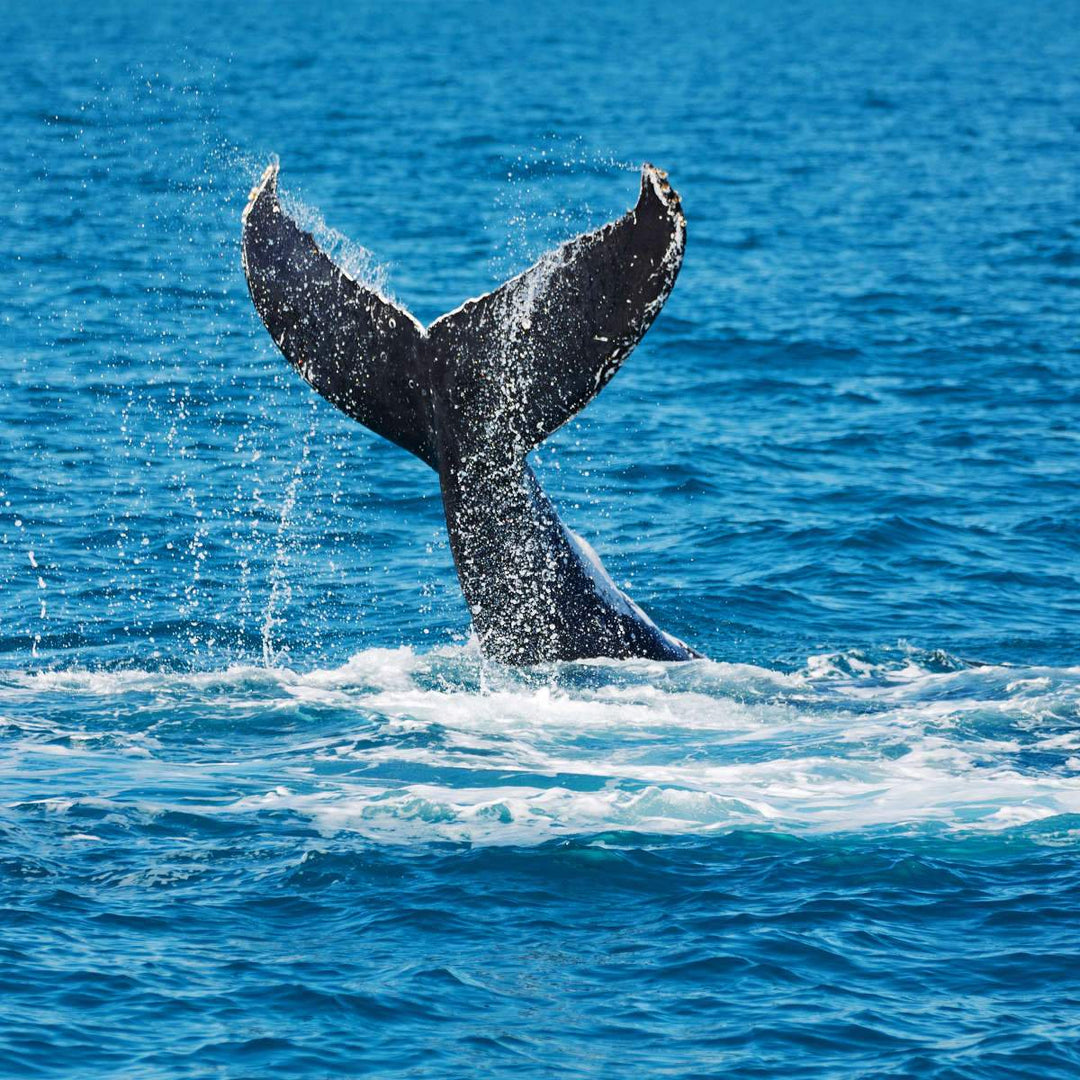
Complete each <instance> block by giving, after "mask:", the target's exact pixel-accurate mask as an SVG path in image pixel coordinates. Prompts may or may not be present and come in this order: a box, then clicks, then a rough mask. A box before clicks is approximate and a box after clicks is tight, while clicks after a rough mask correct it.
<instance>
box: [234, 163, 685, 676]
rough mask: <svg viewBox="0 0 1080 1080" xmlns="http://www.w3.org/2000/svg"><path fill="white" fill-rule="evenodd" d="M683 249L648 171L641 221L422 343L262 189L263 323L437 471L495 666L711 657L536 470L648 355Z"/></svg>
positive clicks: (297, 360) (461, 314)
mask: <svg viewBox="0 0 1080 1080" xmlns="http://www.w3.org/2000/svg"><path fill="white" fill-rule="evenodd" d="M685 241H686V221H685V219H684V217H683V214H682V209H681V206H680V202H679V197H678V195H676V193H675V192H674V191H673V190H672V188H671V187H670V185H669V184H668V182H667V177H666V174H665V173H663V172H661V171H660V170H659V169H655V168H653V167H652V166H651V165H645V166H644V167H643V168H642V173H641V190H640V194H639V197H638V201H637V204H636V205H635V206H634V208H633V209H632V210H629V211H628V212H627V213H626V214H624V215H623V216H622V217H621V218H619V219H618V220H617V221H614V222H611V223H610V224H608V225H604V226H603V227H602V228H599V229H596V230H594V231H592V232H588V233H584V234H583V235H581V236H578V237H575V238H574V239H573V240H569V241H567V242H566V243H565V244H563V245H562V246H561V247H559V248H556V249H555V250H554V251H552V252H549V253H548V254H547V255H545V256H544V257H543V258H541V259H540V260H539V261H538V262H537V263H536V264H535V265H534V266H532V267H530V268H529V269H528V270H526V271H525V272H524V273H523V274H519V275H518V276H517V277H515V278H513V279H511V280H510V281H508V282H506V283H505V284H504V285H502V286H501V287H500V288H498V289H496V290H494V291H493V292H490V293H488V294H486V295H484V296H481V297H477V298H476V299H473V300H468V301H466V302H465V303H464V304H462V305H461V306H460V307H459V308H456V309H455V310H454V311H451V312H449V313H448V314H446V315H443V316H441V317H440V318H438V319H436V320H435V322H433V323H432V324H431V325H430V326H429V327H427V328H426V329H425V328H424V327H423V326H421V325H420V323H419V322H418V321H417V320H416V319H415V318H413V316H412V315H410V314H409V313H408V312H407V311H405V309H404V308H402V307H400V306H398V305H396V304H394V303H392V302H391V301H389V300H388V299H386V297H384V296H382V295H381V294H380V293H379V292H378V291H377V290H376V289H374V288H372V287H371V286H369V285H364V284H363V283H361V282H358V281H356V280H354V279H353V278H352V277H350V276H349V275H348V274H347V273H346V272H345V271H344V270H342V269H341V268H340V267H338V266H336V265H335V264H334V262H333V261H332V260H331V259H330V258H329V257H328V256H327V255H326V254H325V252H323V251H321V250H320V249H319V246H318V244H317V243H316V242H315V239H314V237H313V236H312V235H311V234H310V233H307V232H305V231H304V230H303V229H301V228H300V227H299V226H298V225H297V224H296V223H295V222H294V221H293V220H292V219H291V218H290V217H289V215H288V214H286V213H285V211H284V210H283V209H282V207H281V204H280V203H279V201H278V196H277V166H276V165H272V166H270V168H268V169H267V170H266V172H265V173H264V174H263V177H262V179H261V180H260V182H259V184H258V185H257V186H256V188H255V189H254V190H253V191H252V194H251V199H250V201H249V202H248V205H247V207H246V208H245V210H244V215H243V239H242V248H243V252H242V255H243V264H244V271H245V273H246V275H247V280H248V286H249V288H250V290H251V297H252V300H253V301H254V303H255V307H256V309H257V310H258V312H259V315H260V316H261V317H262V320H263V322H264V323H265V324H266V327H267V329H268V330H269V331H270V334H271V336H272V337H273V339H274V341H275V342H276V343H277V346H278V348H279V349H281V351H282V352H283V353H284V354H285V356H286V358H287V359H288V360H289V362H290V363H291V364H292V365H293V367H295V368H296V369H297V371H299V372H300V374H301V375H302V376H303V377H304V378H305V379H306V380H307V381H308V382H309V383H310V384H311V386H312V387H314V389H315V390H317V391H318V392H319V393H320V394H321V395H322V396H323V397H325V398H326V399H327V400H328V401H330V402H332V403H333V404H334V405H336V406H337V407H338V408H339V409H341V410H342V411H343V412H345V413H347V414H348V415H349V416H351V417H352V418H353V419H355V420H358V421H360V423H362V424H364V425H365V426H367V427H368V428H370V429H371V430H372V431H375V432H377V433H378V434H380V435H382V436H384V437H385V438H387V439H390V440H391V441H392V442H395V443H397V444H398V445H399V446H402V447H404V448H405V449H406V450H409V451H410V452H411V453H413V454H415V455H416V456H417V457H419V458H421V459H422V460H423V461H425V462H427V464H428V465H430V466H431V467H432V468H433V469H435V470H436V471H437V472H438V474H439V483H440V489H441V491H442V497H443V507H444V510H445V512H446V523H447V529H448V532H449V535H450V546H451V550H452V551H453V554H454V564H455V566H456V568H457V572H458V578H459V580H460V582H461V587H462V591H463V592H464V594H465V599H466V601H467V602H468V604H469V609H470V611H471V613H472V618H473V626H474V627H475V629H476V632H477V634H478V636H479V639H480V643H481V646H482V647H483V649H484V651H485V653H487V654H488V655H490V656H493V657H495V658H497V659H500V660H503V661H506V662H508V663H516V664H530V663H538V662H541V661H547V660H574V659H584V658H588V657H619V658H622V657H648V658H652V659H657V660H688V659H691V658H692V657H694V656H696V655H698V654H696V653H694V652H693V650H691V649H690V648H689V647H687V646H686V645H684V644H683V643H682V642H680V641H678V640H677V639H675V638H673V637H671V636H670V635H669V634H665V633H664V632H663V631H662V630H660V629H658V628H657V627H656V626H655V625H654V624H653V622H652V621H651V620H650V619H649V618H648V616H646V615H645V613H644V612H643V611H642V610H641V609H640V608H639V607H638V606H637V605H636V604H634V602H633V601H632V600H630V598H629V597H627V596H626V595H625V594H624V593H623V592H622V591H621V590H619V589H618V588H617V587H616V586H615V584H614V582H612V580H611V579H610V577H608V575H607V574H606V572H605V571H604V569H603V567H602V566H601V565H600V562H599V559H598V558H597V557H596V555H595V553H594V552H593V551H592V549H591V548H590V547H589V546H588V544H586V543H585V542H584V541H583V540H581V539H580V537H577V536H575V535H574V534H573V533H571V532H570V530H569V529H567V528H566V527H565V526H564V525H563V523H562V522H561V521H560V520H559V516H558V514H557V512H556V511H555V508H554V507H553V506H552V504H551V502H550V500H549V499H548V498H547V496H546V495H545V494H544V492H543V490H542V488H541V487H540V484H539V482H538V480H537V479H536V476H535V475H534V474H533V472H532V470H531V469H530V468H529V465H528V462H527V461H526V454H527V453H528V451H529V450H531V449H532V448H533V447H535V446H537V445H538V444H539V443H540V442H542V441H543V439H545V438H546V437H547V436H548V435H550V434H551V433H552V432H553V431H554V430H555V429H556V428H558V427H559V426H561V425H562V424H564V423H565V422H566V421H567V420H569V419H570V418H571V417H572V416H573V415H574V414H575V413H576V412H578V411H579V410H580V409H581V408H583V407H584V406H585V405H586V404H587V403H588V402H589V401H590V400H591V399H592V398H593V397H594V396H595V395H596V394H597V393H599V391H600V390H601V389H602V388H603V387H604V386H605V385H606V384H607V383H608V382H609V381H610V380H611V378H612V376H613V375H614V374H615V372H616V371H617V370H618V368H619V365H620V364H621V363H622V362H623V360H625V359H626V357H627V356H628V355H629V353H630V351H631V350H632V349H633V348H634V346H635V345H636V344H637V343H638V342H639V341H640V340H641V338H642V336H643V335H644V334H645V332H646V330H648V328H649V326H650V325H651V324H652V322H653V320H654V319H655V317H656V315H657V313H658V312H659V310H660V308H661V307H662V306H663V303H664V301H665V300H666V299H667V296H668V294H669V293H670V292H671V289H672V286H673V285H674V283H675V278H676V276H677V274H678V272H679V267H680V266H681V264H682V256H683V248H684V246H685Z"/></svg>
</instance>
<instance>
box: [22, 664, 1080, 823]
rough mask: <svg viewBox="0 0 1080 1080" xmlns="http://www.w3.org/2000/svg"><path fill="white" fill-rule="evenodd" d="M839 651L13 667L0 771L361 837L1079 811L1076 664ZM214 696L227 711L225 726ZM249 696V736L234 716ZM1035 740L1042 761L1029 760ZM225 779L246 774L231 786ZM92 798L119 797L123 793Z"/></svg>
mask: <svg viewBox="0 0 1080 1080" xmlns="http://www.w3.org/2000/svg"><path fill="white" fill-rule="evenodd" d="M841 660H842V662H829V663H825V662H823V661H821V660H819V659H816V658H815V659H812V660H811V662H810V663H808V665H807V667H806V669H804V670H803V671H797V672H793V673H788V672H779V671H773V670H770V669H767V668H760V667H754V666H752V665H738V664H722V663H714V662H712V661H707V660H702V661H695V662H692V663H688V664H675V665H664V664H655V663H651V662H645V661H630V662H616V661H596V662H591V663H582V664H569V665H559V666H557V667H553V668H552V669H550V671H548V672H547V674H546V675H544V674H543V673H538V672H530V673H515V672H513V671H509V670H504V669H491V668H487V669H483V665H482V662H481V660H480V657H479V655H478V654H477V652H476V651H475V647H466V648H445V649H440V650H436V651H433V652H430V653H426V654H417V653H415V652H414V651H413V650H411V649H408V648H404V647H403V648H399V649H371V650H367V651H365V652H362V653H359V654H357V655H356V656H354V657H353V658H352V659H351V660H350V661H349V662H348V663H346V664H344V665H342V666H340V667H337V668H330V669H317V670H314V671H309V672H299V671H295V670H291V669H288V668H277V669H272V668H260V667H252V666H236V667H232V668H228V669H226V670H224V671H217V672H201V673H191V672H187V673H181V672H171V673H169V672H149V671H113V672H89V671H63V672H58V671H52V672H34V673H13V672H8V673H4V674H3V675H0V700H4V701H6V702H8V703H9V704H10V706H11V707H10V709H8V710H6V715H5V723H6V724H7V725H8V728H9V730H13V729H18V733H17V734H16V735H15V736H14V737H13V738H9V739H7V741H6V742H5V747H6V749H5V751H4V756H3V757H2V758H0V779H4V780H5V781H6V780H10V781H11V784H10V790H12V791H17V790H18V788H19V783H21V782H22V781H23V780H24V779H25V778H26V777H28V776H34V777H35V778H36V781H35V782H36V783H37V785H38V786H37V788H35V791H36V793H37V794H36V795H35V799H36V800H37V802H39V803H40V804H41V805H43V806H45V805H47V806H49V808H50V809H54V810H58V811H59V812H64V811H65V809H70V806H71V805H73V803H74V801H76V799H75V797H74V796H72V795H71V794H70V792H71V791H73V790H81V783H80V780H79V777H82V778H83V779H84V778H85V776H86V772H87V770H88V769H97V770H98V771H104V772H105V773H108V772H110V771H111V772H113V773H114V774H115V775H116V776H117V778H118V783H117V786H116V789H117V790H121V789H123V787H124V784H122V783H121V782H120V780H121V779H123V778H137V779H138V782H139V783H138V786H140V787H141V786H143V785H145V784H147V782H149V787H151V788H152V789H153V790H176V789H183V787H184V784H185V783H186V775H190V774H189V770H190V769H192V768H198V769H199V770H200V775H201V776H202V777H203V778H204V779H203V782H204V783H206V784H211V783H213V784H218V785H220V788H221V791H222V795H221V796H220V797H218V798H217V799H215V800H208V801H206V802H205V803H200V804H197V805H196V804H192V803H191V802H187V801H185V803H184V806H183V808H184V809H185V810H189V811H194V812H198V813H203V814H207V815H221V814H225V815H245V814H250V813H255V812H257V811H260V810H266V809H276V810H287V811H290V812H293V813H296V814H300V815H302V816H305V817H307V818H309V819H310V820H311V821H312V822H313V823H314V824H315V825H316V827H317V828H319V829H320V830H322V831H324V832H326V833H334V832H338V831H342V830H344V831H347V832H352V833H356V834H359V835H360V836H363V837H367V838H369V839H371V840H375V841H379V842H414V841H416V840H432V839H441V840H463V841H464V840H467V841H471V842H473V843H537V842H542V841H544V840H547V839H550V838H553V837H558V836H566V835H572V834H577V833H595V832H602V831H607V830H620V829H627V830H635V831H640V832H653V833H665V834H686V833H689V834H695V833H709V832H713V831H716V830H725V829H732V828H755V829H769V830H777V831H785V832H795V833H822V832H825V833H831V832H848V831H853V830H854V831H858V830H864V829H880V828H901V829H916V830H917V829H925V828H930V829H935V830H940V829H944V830H947V831H950V832H953V833H956V834H964V833H967V832H987V831H1000V830H1005V829H1010V828H1014V827H1017V826H1025V825H1030V824H1031V823H1033V822H1037V821H1040V820H1043V819H1047V818H1052V817H1054V816H1055V815H1060V814H1075V813H1080V777H1078V776H1077V775H1076V773H1077V769H1078V768H1080V766H1077V764H1076V762H1077V755H1076V749H1077V747H1078V746H1080V743H1078V742H1077V739H1076V736H1075V734H1074V733H1072V732H1071V731H1063V730H1062V718H1063V717H1067V716H1075V714H1076V710H1077V708H1078V706H1080V669H1078V668H1057V669H1051V668H1031V669H1020V668H1015V667H1004V666H1002V667H979V668H969V669H964V670H958V671H946V672H940V671H932V670H927V669H926V668H920V667H919V665H918V663H917V661H916V660H914V659H910V660H908V661H904V662H902V663H901V664H899V665H898V666H896V665H894V666H893V667H892V668H888V669H883V668H880V667H875V665H873V664H870V663H869V662H867V663H865V664H864V663H862V662H861V661H859V660H858V658H857V657H845V658H841ZM541 676H543V677H541ZM485 687H487V689H485ZM80 698H85V699H87V700H86V706H87V707H86V708H85V709H83V708H82V707H80V708H78V709H70V708H69V709H68V710H67V719H66V720H65V722H64V724H63V725H56V724H50V723H49V722H47V721H45V720H40V721H38V722H34V721H33V720H26V719H23V717H24V715H27V714H29V715H31V716H37V715H38V714H41V715H43V716H48V715H49V712H50V709H51V708H52V707H53V706H54V705H55V703H56V702H57V701H58V700H59V701H63V702H67V703H70V702H71V700H72V699H75V700H78V699H80ZM92 701H96V702H98V703H99V705H100V706H101V707H97V706H94V707H91V702H92ZM106 706H107V707H106ZM83 712H85V713H86V714H87V715H88V716H93V715H95V714H102V713H106V714H107V715H108V716H109V720H108V723H107V724H104V726H103V728H102V729H100V730H99V729H92V728H91V727H87V728H86V729H81V728H80V727H79V723H78V722H77V721H74V722H73V721H72V719H71V717H72V715H75V714H82V713H83ZM178 716H179V717H189V718H190V719H189V720H179V719H177V717H178ZM223 716H224V717H229V716H234V717H235V718H236V719H235V720H233V721H230V724H229V725H226V726H227V727H228V729H229V730H228V731H222V730H220V727H221V725H220V718H221V717H223ZM205 717H209V718H210V719H211V720H214V718H217V719H216V720H215V722H216V723H217V724H218V726H217V727H213V726H212V725H211V727H210V728H208V729H207V730H206V731H204V730H202V729H201V728H200V729H198V730H197V735H198V746H199V751H200V755H201V757H200V760H199V761H198V762H197V763H195V764H193V763H192V762H190V761H189V760H187V759H186V758H185V759H184V760H181V756H182V755H180V753H179V750H178V747H186V746H189V745H190V740H188V741H185V740H184V738H183V735H184V731H183V729H182V725H183V724H184V723H190V724H191V725H195V726H197V725H198V724H199V723H201V722H203V718H205ZM252 717H256V718H257V719H258V730H259V732H260V734H259V735H258V736H255V735H245V731H244V724H245V723H248V722H249V721H250V719H251V718H252ZM278 717H280V721H277V720H276V719H275V718H278ZM312 717H315V719H312ZM320 718H321V719H320ZM275 723H276V724H277V726H275ZM169 725H172V727H171V728H170V727H169ZM177 725H181V729H180V730H179V733H178V734H177V735H176V736H175V737H173V736H169V737H167V730H166V729H168V730H171V731H174V732H175V731H177ZM1044 725H1045V726H1044ZM144 729H145V730H144ZM265 732H269V733H268V734H263V733H265ZM238 737H239V738H242V745H240V746H239V748H238V746H237V738H238ZM1031 749H1034V750H1037V751H1038V752H1039V753H1040V754H1042V755H1044V756H1046V755H1049V756H1050V757H1051V758H1053V760H1052V761H1051V762H1050V764H1047V763H1046V762H1041V763H1040V764H1039V765H1038V766H1033V765H1032V764H1030V762H1029V761H1027V760H1026V759H1025V757H1024V753H1025V750H1031ZM46 763H48V765H47V769H48V770H50V771H49V772H48V778H47V780H42V779H41V775H42V770H44V769H46ZM402 777H406V778H407V779H401V778H402ZM448 777H449V779H448ZM42 784H44V786H45V787H46V788H49V787H50V786H51V788H52V790H51V791H47V792H46V794H45V795H44V796H42V794H41V790H40V789H41V785H42ZM133 786H134V785H133ZM253 786H254V787H255V788H256V789H259V788H261V790H256V793H255V794H250V792H251V791H252V787H253ZM237 789H239V790H242V791H245V792H249V794H245V795H243V796H241V797H236V796H235V795H229V794H228V793H229V792H230V790H231V791H232V792H235V791H236V790H237ZM5 801H8V800H5ZM77 801H78V802H79V803H80V804H81V805H85V800H77ZM136 801H137V800H136ZM106 804H107V805H108V806H109V807H110V809H111V810H112V811H114V812H116V813H123V812H126V811H125V806H126V803H125V800H124V799H123V798H120V797H114V798H113V799H111V800H106ZM138 806H139V811H140V812H145V813H157V812H160V811H161V810H164V809H169V808H170V807H169V806H168V805H167V804H165V803H155V802H152V801H143V802H138Z"/></svg>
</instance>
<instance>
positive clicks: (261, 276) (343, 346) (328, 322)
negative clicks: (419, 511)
mask: <svg viewBox="0 0 1080 1080" xmlns="http://www.w3.org/2000/svg"><path fill="white" fill-rule="evenodd" d="M277 176H278V167H277V165H276V164H274V165H271V166H269V167H268V168H267V170H266V172H264V173H263V176H262V179H261V180H260V181H259V184H258V186H257V187H256V188H255V189H254V190H253V191H252V193H251V199H250V201H249V202H248V205H247V207H246V208H245V210H244V215H243V243H242V248H241V250H242V257H243V264H244V273H245V275H246V276H247V282H248V289H249V290H250V292H251V299H252V300H253V301H254V303H255V309H256V310H257V311H258V313H259V315H260V316H261V317H262V321H263V322H264V323H265V324H266V329H267V330H269V331H270V336H271V337H272V338H273V339H274V342H275V344H276V345H277V347H278V348H279V349H280V350H281V351H282V352H283V353H284V354H285V358H286V359H287V360H288V361H289V363H290V364H292V366H293V367H294V368H296V370H297V371H298V372H299V373H300V374H301V375H302V376H303V377H304V378H305V379H306V380H307V382H308V383H310V384H311V386H312V387H313V388H314V389H315V390H317V391H318V392H319V393H320V394H322V396H323V397H324V398H326V399H327V401H329V402H331V403H332V404H334V405H336V406H337V407H338V408H339V409H341V411H342V412H344V413H346V414H347V415H348V416H351V417H352V418H353V419H354V420H359V421H360V423H361V424H363V425H364V426H365V427H367V428H370V429H371V430H372V431H374V432H376V433H377V434H379V435H382V436H383V437H384V438H386V439H389V440H390V441H391V442H394V443H397V444H398V446H402V447H404V448H405V449H406V450H408V451H410V452H411V453H413V454H415V455H416V456H417V457H419V458H421V459H422V460H424V461H426V462H427V463H428V464H429V465H430V466H431V467H432V468H436V467H437V462H436V457H435V444H434V439H433V436H432V427H431V406H430V386H429V384H430V372H429V371H428V370H427V368H426V366H425V363H426V353H425V350H424V349H423V347H422V342H423V339H424V337H425V330H424V328H423V327H422V326H421V325H420V324H419V323H418V322H417V321H416V319H414V318H413V317H412V315H410V314H409V313H408V312H407V311H406V310H405V309H404V308H401V307H398V306H397V305H396V304H393V303H391V302H390V301H389V300H387V299H386V298H385V297H383V296H381V295H380V294H379V293H378V292H377V291H376V290H375V289H373V288H372V287H370V286H368V285H363V284H361V283H360V282H358V281H355V280H354V279H353V278H351V277H350V276H349V275H348V274H347V273H346V272H345V271H344V270H342V269H341V267H339V266H336V265H335V264H334V263H333V262H332V261H331V260H330V258H329V256H328V255H326V254H325V252H323V251H322V250H321V249H320V248H319V245H318V244H317V243H316V242H315V238H314V237H313V236H312V235H311V233H308V232H305V231H304V230H303V229H301V228H300V226H299V225H297V224H296V222H295V221H293V220H292V218H291V217H289V215H288V214H286V213H285V211H284V210H283V209H282V207H281V203H280V202H279V201H278V195H277Z"/></svg>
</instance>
